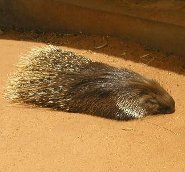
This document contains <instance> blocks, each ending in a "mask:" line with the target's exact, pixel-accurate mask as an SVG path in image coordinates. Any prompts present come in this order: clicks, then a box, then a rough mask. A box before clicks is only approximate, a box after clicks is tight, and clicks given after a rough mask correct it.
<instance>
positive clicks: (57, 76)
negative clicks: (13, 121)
mask: <svg viewBox="0 0 185 172" xmlns="http://www.w3.org/2000/svg"><path fill="white" fill-rule="evenodd" d="M6 97H7V98H8V99H9V100H10V101H13V102H18V103H20V102H23V103H27V104H34V105H38V106H41V107H49V108H53V109H59V110H63V111H68V112H78V113H86V114H91V115H97V116H102V117H106V118H111V119H123V120H128V119H133V118H141V117H144V116H146V115H152V114H161V113H172V112H174V110H175V102H174V100H173V98H172V97H171V96H170V95H169V94H168V93H167V92H166V91H165V90H164V89H163V88H162V87H161V86H160V85H159V84H158V83H157V82H156V81H154V80H150V79H147V78H145V77H143V76H141V75H140V74H138V73H135V72H133V71H131V70H128V69H125V68H115V67H112V66H109V65H106V64H103V63H100V62H93V61H91V60H90V59H87V58H85V57H83V56H79V55H76V54H74V53H72V52H70V51H64V50H63V49H61V48H59V47H55V46H51V45H50V46H45V47H41V48H35V49H33V50H31V51H30V52H29V53H28V54H27V55H25V56H23V57H21V59H20V62H19V63H18V67H17V71H16V72H15V73H14V74H13V75H12V76H11V77H10V78H9V83H8V87H7V92H6Z"/></svg>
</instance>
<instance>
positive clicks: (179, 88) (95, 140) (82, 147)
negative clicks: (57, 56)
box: [0, 33, 185, 172]
mask: <svg viewBox="0 0 185 172" xmlns="http://www.w3.org/2000/svg"><path fill="white" fill-rule="evenodd" d="M44 42H45V43H44ZM46 42H50V43H52V44H55V45H59V46H62V47H63V48H65V49H67V50H72V51H74V52H76V53H77V54H81V55H84V56H87V57H89V58H91V59H93V60H96V61H101V62H104V63H108V64H110V65H113V66H117V67H126V68H129V69H132V70H134V71H136V72H139V73H141V74H143V75H145V76H148V77H152V78H154V79H156V80H158V81H159V82H160V83H161V85H162V86H163V87H164V88H165V89H167V90H168V91H169V92H170V93H171V95H172V96H173V97H174V99H175V102H176V111H175V113H174V114H170V115H160V116H148V117H146V118H143V119H141V120H133V121H127V122H125V121H121V122H118V121H114V120H108V119H103V118H99V117H93V116H90V115H82V114H73V113H66V112H61V111H52V110H50V109H44V108H31V107H27V106H25V105H15V104H10V103H9V102H7V101H6V100H5V99H4V98H3V90H4V88H5V83H6V80H7V77H8V74H10V73H11V72H13V71H14V70H15V66H14V65H15V64H16V63H17V61H18V60H19V57H20V55H21V54H24V53H26V52H27V51H28V50H30V49H31V48H32V47H35V46H41V45H45V44H46ZM106 42H107V46H105V47H103V48H100V49H95V47H98V46H101V45H103V44H104V43H106ZM0 62H1V63H0V94H1V95H2V96H1V97H0V105H1V106H0V172H9V171H11V172H23V171H25V172H37V171H39V172H40V171H41V172H47V171H48V172H51V171H53V172H56V171H62V172H123V171H147V172H148V171H185V108H184V106H185V58H184V59H183V58H182V57H177V56H173V55H165V54H162V53H157V52H153V51H149V50H144V48H142V47H141V46H140V45H137V44H133V43H129V42H124V41H121V40H119V39H115V38H110V37H109V38H106V39H105V38H104V39H103V38H102V37H97V36H96V37H95V36H83V35H81V36H72V35H66V36H60V37H59V36H56V35H54V34H53V35H51V34H50V35H45V36H44V35H43V36H38V35H36V34H21V33H4V34H3V35H1V36H0Z"/></svg>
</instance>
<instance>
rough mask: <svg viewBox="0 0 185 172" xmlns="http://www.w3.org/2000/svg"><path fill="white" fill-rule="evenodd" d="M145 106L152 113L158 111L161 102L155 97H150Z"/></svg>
mask: <svg viewBox="0 0 185 172" xmlns="http://www.w3.org/2000/svg"><path fill="white" fill-rule="evenodd" d="M144 106H145V108H146V110H147V111H148V112H149V113H150V114H156V113H158V109H159V103H158V101H157V100H156V99H155V98H153V97H152V98H150V99H147V100H146V101H145V102H144Z"/></svg>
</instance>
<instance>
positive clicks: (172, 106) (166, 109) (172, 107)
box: [162, 99, 175, 114]
mask: <svg viewBox="0 0 185 172" xmlns="http://www.w3.org/2000/svg"><path fill="white" fill-rule="evenodd" d="M162 112H163V113H166V114H170V113H174V112H175V101H174V100H173V99H171V102H170V104H169V105H167V106H166V107H164V108H163V109H162Z"/></svg>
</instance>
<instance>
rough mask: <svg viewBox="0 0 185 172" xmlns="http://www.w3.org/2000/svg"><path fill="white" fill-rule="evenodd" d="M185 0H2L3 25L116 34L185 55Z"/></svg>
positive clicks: (40, 29)
mask: <svg viewBox="0 0 185 172" xmlns="http://www.w3.org/2000/svg"><path fill="white" fill-rule="evenodd" d="M184 9H185V2H184V1H180V0H179V1H174V0H173V1H172V0H171V1H170V0H169V1H165V0H161V1H154V0H150V1H144V0H142V1H140V3H139V4H138V3H137V1H134V0H132V1H131V0H130V1H126V0H123V1H119V0H117V1H116V0H115V1H110V0H107V2H106V3H105V1H103V0H94V1H93V0H88V1H87V0H86V1H85V0H76V1H74V0H68V1H67V0H52V1H51V0H29V1H25V0H13V1H11V0H0V21H1V22H0V27H1V28H2V29H3V28H4V29H9V28H13V29H15V28H16V29H20V30H39V31H54V32H64V33H66V32H72V33H79V32H82V33H88V34H101V35H113V36H117V37H121V38H126V39H130V40H133V41H136V42H140V43H142V44H144V45H145V46H148V47H152V48H155V49H159V50H162V51H164V52H167V53H175V54H178V55H182V56H185V44H184V43H185V20H184V18H185V11H184Z"/></svg>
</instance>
